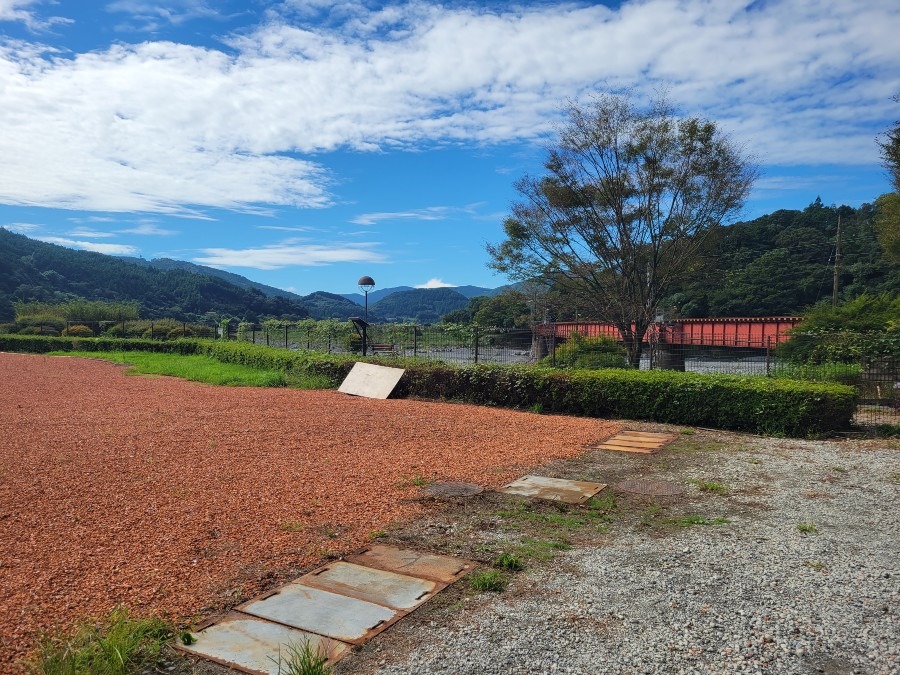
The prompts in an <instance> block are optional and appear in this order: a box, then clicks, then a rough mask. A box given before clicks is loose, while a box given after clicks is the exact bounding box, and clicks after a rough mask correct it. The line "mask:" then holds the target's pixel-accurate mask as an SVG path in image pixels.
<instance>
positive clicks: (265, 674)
mask: <svg viewBox="0 0 900 675" xmlns="http://www.w3.org/2000/svg"><path fill="white" fill-rule="evenodd" d="M193 635H194V637H195V638H196V640H197V641H196V642H195V643H194V644H192V645H181V644H179V645H178V648H179V649H181V650H182V651H185V652H188V653H190V654H196V655H197V656H202V657H203V658H206V659H209V660H211V661H216V662H217V663H221V664H223V665H226V666H228V667H230V668H236V669H238V670H242V671H244V672H247V673H257V674H258V675H278V672H279V670H278V655H279V653H280V654H281V658H282V659H283V660H286V659H287V658H288V656H289V653H290V652H289V651H288V650H289V647H290V646H291V645H294V646H296V647H302V646H303V645H304V644H306V643H307V642H308V643H309V645H310V647H312V648H313V649H314V650H321V651H322V652H324V653H325V654H327V656H328V661H329V662H330V663H334V662H336V661H337V660H338V659H340V658H341V657H342V656H343V655H344V653H345V652H346V651H347V650H348V649H350V645H348V644H345V643H343V642H339V641H337V640H331V639H329V638H327V637H322V636H321V635H314V634H312V633H307V632H306V631H302V630H297V629H296V628H289V627H288V626H282V625H281V624H277V623H273V622H271V621H263V620H261V619H256V618H253V617H249V616H247V615H245V614H240V613H238V612H232V613H231V614H228V615H227V616H226V617H225V618H223V619H222V620H221V621H219V622H217V623H215V624H213V625H212V626H209V627H207V628H204V629H203V630H200V631H197V632H195V633H194V634H193ZM282 672H286V669H285V668H282Z"/></svg>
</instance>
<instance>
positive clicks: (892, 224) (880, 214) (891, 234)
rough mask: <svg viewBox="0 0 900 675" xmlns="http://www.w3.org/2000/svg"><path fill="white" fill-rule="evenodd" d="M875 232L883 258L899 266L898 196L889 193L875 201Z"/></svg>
mask: <svg viewBox="0 0 900 675" xmlns="http://www.w3.org/2000/svg"><path fill="white" fill-rule="evenodd" d="M875 231H876V232H877V233H878V241H879V243H880V244H881V249H882V251H884V257H885V258H887V259H888V260H890V261H892V262H894V263H895V264H898V265H900V194H898V193H896V192H890V193H888V194H885V195H881V196H880V197H879V198H878V199H876V200H875Z"/></svg>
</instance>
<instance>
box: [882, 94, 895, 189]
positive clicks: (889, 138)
mask: <svg viewBox="0 0 900 675" xmlns="http://www.w3.org/2000/svg"><path fill="white" fill-rule="evenodd" d="M894 100H895V101H897V102H898V103H900V94H897V95H896V96H894ZM884 136H885V137H884V139H883V140H882V139H878V140H877V141H876V142H877V143H878V147H879V148H880V149H881V160H882V162H883V163H884V168H885V169H887V170H888V172H889V173H890V174H891V180H892V182H893V184H894V192H900V121H897V122H894V126H893V127H892V128H891V129H889V130H888V131H887V132H885V134H884Z"/></svg>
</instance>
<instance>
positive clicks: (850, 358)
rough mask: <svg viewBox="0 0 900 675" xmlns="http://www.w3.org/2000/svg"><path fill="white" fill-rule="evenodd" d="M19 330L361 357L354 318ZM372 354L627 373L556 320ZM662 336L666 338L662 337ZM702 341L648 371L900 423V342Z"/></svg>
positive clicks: (617, 350)
mask: <svg viewBox="0 0 900 675" xmlns="http://www.w3.org/2000/svg"><path fill="white" fill-rule="evenodd" d="M18 332H19V333H31V334H41V335H69V336H80V337H93V336H98V337H99V336H108V337H126V338H144V339H147V338H151V339H174V338H179V337H203V338H224V339H232V340H242V341H247V342H254V343H256V344H263V345H268V346H271V347H278V348H283V349H295V350H297V349H307V350H312V351H318V352H324V353H331V354H361V353H362V351H363V333H362V331H361V330H360V329H358V328H356V327H355V326H354V324H353V323H351V322H349V321H338V320H325V321H312V320H306V321H300V322H279V321H268V322H265V323H264V324H251V323H239V322H237V321H231V322H223V323H221V324H201V323H187V322H177V321H172V320H168V319H162V320H156V321H153V320H141V321H127V320H126V321H66V322H53V323H47V324H42V325H35V326H26V327H24V329H20V330H19V331H18ZM365 333H366V335H365V337H366V345H365V350H366V353H367V355H370V356H376V357H386V358H389V357H392V356H398V357H405V358H420V359H428V360H433V361H441V362H444V363H452V364H457V365H469V364H477V363H497V364H532V365H534V364H540V365H543V366H549V367H555V368H609V367H617V368H628V367H630V366H629V363H628V360H627V358H626V356H625V350H624V348H623V347H622V346H621V344H620V343H618V342H617V341H616V340H614V339H613V338H611V337H610V336H602V337H601V336H596V337H584V336H582V335H580V334H568V335H567V337H566V338H562V337H558V336H557V331H555V330H554V328H553V326H552V325H551V324H547V325H540V326H536V327H535V329H534V330H532V329H505V328H487V327H482V326H472V325H468V326H464V325H430V326H414V325H410V324H375V325H371V326H369V327H368V328H367V329H366V331H365ZM660 336H662V337H660ZM717 343H718V344H715V345H707V344H703V343H702V342H701V340H699V339H693V338H692V339H690V340H682V341H681V343H679V344H672V343H671V342H669V341H667V340H666V337H665V334H664V333H661V332H659V331H649V332H648V337H647V341H646V342H645V344H644V348H643V352H642V356H641V359H640V368H641V369H642V370H647V369H662V370H679V371H684V372H694V373H724V374H733V375H748V376H768V377H783V378H790V379H797V380H805V381H818V382H839V383H843V384H849V385H852V386H854V387H856V388H857V390H858V391H859V396H860V405H859V409H858V413H857V420H858V421H859V422H860V423H862V424H892V425H900V345H898V343H900V336H896V337H895V336H890V335H889V336H888V337H887V338H885V337H884V336H883V335H879V336H875V337H872V336H862V337H860V336H853V335H850V337H848V334H846V333H839V334H819V335H795V336H793V337H791V339H790V340H788V341H787V342H782V343H781V344H776V343H775V341H774V340H773V339H772V338H771V337H768V338H760V339H757V340H752V339H740V340H737V339H735V340H733V341H728V340H723V339H721V338H719V339H717Z"/></svg>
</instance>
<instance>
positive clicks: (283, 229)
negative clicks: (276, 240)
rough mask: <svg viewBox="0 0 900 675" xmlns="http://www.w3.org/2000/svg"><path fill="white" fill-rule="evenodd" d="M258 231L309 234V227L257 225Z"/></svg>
mask: <svg viewBox="0 0 900 675" xmlns="http://www.w3.org/2000/svg"><path fill="white" fill-rule="evenodd" d="M256 228H257V229H258V230H277V231H279V232H311V231H312V230H313V228H311V227H299V226H298V227H286V226H284V225H257V226H256Z"/></svg>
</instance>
